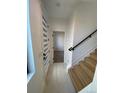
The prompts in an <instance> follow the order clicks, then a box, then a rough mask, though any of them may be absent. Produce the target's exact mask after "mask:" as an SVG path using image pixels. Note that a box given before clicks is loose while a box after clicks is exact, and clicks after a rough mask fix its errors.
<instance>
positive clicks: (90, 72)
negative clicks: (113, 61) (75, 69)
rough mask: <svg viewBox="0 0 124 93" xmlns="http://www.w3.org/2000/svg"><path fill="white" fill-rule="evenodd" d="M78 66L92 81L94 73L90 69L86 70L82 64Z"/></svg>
mask: <svg viewBox="0 0 124 93" xmlns="http://www.w3.org/2000/svg"><path fill="white" fill-rule="evenodd" d="M79 65H80V67H81V69H82V70H83V71H85V73H86V74H87V75H88V76H89V77H90V79H92V77H93V76H94V73H93V72H92V71H91V69H90V68H87V67H86V66H85V65H84V64H83V62H82V63H80V64H79Z"/></svg>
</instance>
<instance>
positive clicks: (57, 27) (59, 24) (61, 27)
mask: <svg viewBox="0 0 124 93" xmlns="http://www.w3.org/2000/svg"><path fill="white" fill-rule="evenodd" d="M49 19H50V28H51V31H60V32H65V31H66V26H67V25H66V23H67V20H66V19H62V18H49Z"/></svg>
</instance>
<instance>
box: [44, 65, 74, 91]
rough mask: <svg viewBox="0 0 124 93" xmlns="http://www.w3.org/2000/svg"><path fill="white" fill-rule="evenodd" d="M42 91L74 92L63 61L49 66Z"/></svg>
mask: <svg viewBox="0 0 124 93" xmlns="http://www.w3.org/2000/svg"><path fill="white" fill-rule="evenodd" d="M44 93H76V92H75V89H74V87H73V84H72V82H71V80H70V77H69V75H68V73H67V71H66V68H65V67H64V63H54V64H53V65H51V66H50V68H49V71H48V77H47V79H46V86H45V91H44Z"/></svg>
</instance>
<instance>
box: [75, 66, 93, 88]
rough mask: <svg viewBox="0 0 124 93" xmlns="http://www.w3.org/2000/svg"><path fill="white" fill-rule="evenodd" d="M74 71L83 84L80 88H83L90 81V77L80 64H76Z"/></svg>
mask: <svg viewBox="0 0 124 93" xmlns="http://www.w3.org/2000/svg"><path fill="white" fill-rule="evenodd" d="M74 71H75V73H76V75H77V76H78V78H79V79H80V81H81V83H82V85H83V87H82V88H84V87H85V86H86V85H87V84H88V83H89V82H91V78H90V77H89V76H88V75H87V74H86V72H85V71H84V70H82V69H81V67H80V65H78V66H77V67H76V68H75V69H74Z"/></svg>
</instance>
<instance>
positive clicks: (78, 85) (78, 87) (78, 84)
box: [69, 69, 82, 92]
mask: <svg viewBox="0 0 124 93" xmlns="http://www.w3.org/2000/svg"><path fill="white" fill-rule="evenodd" d="M69 75H70V76H71V80H72V83H73V85H74V87H75V89H76V92H78V91H80V90H81V89H82V84H81V82H80V80H79V79H78V77H77V76H76V75H75V73H74V71H73V70H72V69H70V70H69Z"/></svg>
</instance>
